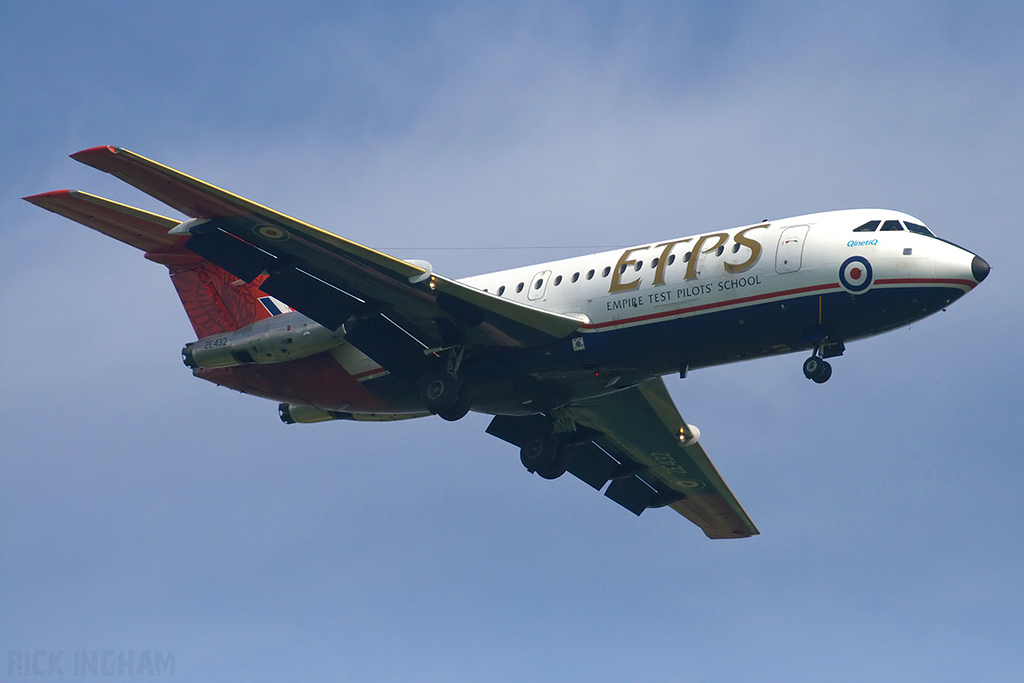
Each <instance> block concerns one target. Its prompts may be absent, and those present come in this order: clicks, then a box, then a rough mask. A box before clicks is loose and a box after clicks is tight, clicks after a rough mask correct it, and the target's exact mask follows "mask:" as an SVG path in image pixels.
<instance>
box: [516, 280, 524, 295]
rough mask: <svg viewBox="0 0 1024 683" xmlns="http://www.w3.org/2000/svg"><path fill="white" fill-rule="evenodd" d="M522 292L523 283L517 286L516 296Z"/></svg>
mask: <svg viewBox="0 0 1024 683" xmlns="http://www.w3.org/2000/svg"><path fill="white" fill-rule="evenodd" d="M521 291H523V283H522V282H520V283H519V284H518V285H516V294H518V293H519V292H521Z"/></svg>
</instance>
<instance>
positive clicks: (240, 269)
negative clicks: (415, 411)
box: [71, 147, 580, 347]
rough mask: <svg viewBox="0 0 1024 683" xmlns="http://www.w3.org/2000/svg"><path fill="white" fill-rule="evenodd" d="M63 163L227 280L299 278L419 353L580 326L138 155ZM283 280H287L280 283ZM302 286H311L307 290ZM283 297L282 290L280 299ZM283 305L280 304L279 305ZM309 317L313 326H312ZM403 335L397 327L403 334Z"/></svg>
mask: <svg viewBox="0 0 1024 683" xmlns="http://www.w3.org/2000/svg"><path fill="white" fill-rule="evenodd" d="M71 156H72V158H73V159H75V160H77V161H80V162H82V163H84V164H87V165H89V166H92V167H94V168H97V169H99V170H102V171H105V172H107V173H110V174H112V175H114V176H116V177H118V178H120V179H121V180H123V181H125V182H127V183H128V184H130V185H132V186H134V187H136V188H138V189H140V190H142V191H143V192H145V193H146V194H148V195H150V196H152V197H154V198H156V199H158V200H160V201H161V202H164V203H165V204H167V205H168V206H171V207H172V208H174V209H176V210H178V211H181V212H182V213H184V214H185V215H187V216H190V217H192V218H196V219H208V220H207V221H206V222H203V223H200V222H196V223H194V224H192V225H189V226H188V229H189V230H190V233H191V235H192V237H191V238H190V239H194V238H195V237H196V236H199V235H202V236H203V238H202V239H201V240H200V241H198V242H191V241H190V243H189V248H192V247H193V246H194V247H195V248H196V251H197V253H201V255H202V256H203V257H204V258H207V259H209V260H210V261H212V262H213V263H216V264H217V265H219V266H221V267H223V268H225V269H226V270H228V271H229V272H231V273H232V274H235V275H236V276H238V277H240V278H242V279H245V280H247V281H249V280H251V279H252V276H253V274H254V273H262V272H264V271H266V272H268V273H269V274H270V277H269V278H268V280H267V283H270V284H267V283H264V287H267V286H269V287H271V288H273V287H274V283H273V281H274V280H275V278H277V279H278V280H279V281H280V280H281V278H280V277H279V273H283V272H285V271H288V270H290V269H299V270H300V271H301V272H303V273H305V274H306V275H308V276H310V277H311V278H314V279H315V280H318V281H319V282H321V283H323V284H326V285H328V286H329V287H331V288H334V289H335V290H338V291H340V292H342V293H344V294H345V295H348V296H350V297H353V298H355V299H358V300H360V301H363V302H364V303H366V304H367V307H368V311H369V314H371V315H372V314H377V313H382V312H385V313H387V312H393V313H394V317H395V318H401V319H402V320H403V321H405V322H406V324H408V326H409V327H410V328H411V329H406V330H405V331H406V332H407V333H409V334H411V335H413V336H414V337H415V338H416V339H418V340H419V341H421V342H422V343H423V344H424V345H426V346H428V347H442V346H450V345H453V344H464V345H466V346H469V347H476V346H481V347H486V346H502V347H530V346H537V345H541V344H546V343H550V342H552V341H555V340H558V339H562V338H564V337H567V336H569V335H570V334H572V333H573V332H575V331H576V330H577V329H578V328H579V326H580V321H579V320H576V319H575V318H572V317H570V316H564V315H560V314H557V313H551V312H549V311H545V310H542V309H539V308H534V307H532V306H526V305H523V304H519V303H516V302H514V301H510V300H508V299H502V298H499V297H497V296H494V295H492V294H489V293H487V292H483V291H481V290H477V289H475V288H472V287H469V286H467V285H464V284H462V283H459V282H456V281H454V280H450V279H448V278H444V277H441V276H439V275H432V274H429V273H428V272H427V271H426V270H425V269H424V268H422V267H420V266H418V265H415V264H412V263H409V262H407V261H403V260H401V259H397V258H394V257H392V256H389V255H387V254H384V253H382V252H378V251H376V250H373V249H370V248H369V247H365V246H363V245H361V244H357V243H356V242H352V241H351V240H347V239H344V238H342V237H339V236H337V235H334V234H332V233H330V232H327V231H325V230H322V229H320V228H317V227H315V226H312V225H310V224H308V223H304V222H302V221H300V220H297V219H295V218H292V217H290V216H287V215H285V214H282V213H279V212H277V211H274V210H273V209H270V208H267V207H265V206H263V205H261V204H257V203H255V202H252V201H250V200H248V199H245V198H243V197H240V196H238V195H235V194H232V193H231V192H228V191H226V190H223V189H221V188H218V187H215V186H213V185H210V184H209V183H205V182H203V181H201V180H198V179H196V178H193V177H192V176H189V175H186V174H184V173H181V172H179V171H176V170H174V169H172V168H169V167H167V166H164V165H162V164H159V163H157V162H155V161H152V160H150V159H147V158H146V157H143V156H141V155H138V154H135V153H134V152H130V151H128V150H126V149H122V148H117V147H94V148H92V149H87V150H83V151H81V152H78V153H76V154H73V155H71ZM285 279H288V278H287V277H286V278H285ZM290 279H291V282H289V283H288V285H287V286H283V287H282V288H281V289H280V291H281V293H282V297H279V298H281V300H282V301H284V302H285V303H287V304H288V305H290V306H292V307H293V308H295V309H296V310H299V311H301V312H303V313H305V314H306V315H309V316H310V317H311V318H313V319H314V320H318V322H322V323H324V324H325V325H327V326H331V325H332V324H334V323H336V322H337V319H338V317H339V316H338V315H328V316H325V315H324V311H323V308H324V307H323V305H322V304H319V303H318V302H319V301H320V294H322V292H323V291H324V290H323V289H322V288H320V287H317V286H315V285H311V286H310V287H308V288H307V287H301V286H299V287H296V286H294V284H295V283H294V281H295V277H294V276H291V278H290ZM310 282H312V281H310ZM285 290H287V291H285ZM285 296H286V297H287V298H283V297H285ZM318 316H319V317H318ZM403 329H404V328H403Z"/></svg>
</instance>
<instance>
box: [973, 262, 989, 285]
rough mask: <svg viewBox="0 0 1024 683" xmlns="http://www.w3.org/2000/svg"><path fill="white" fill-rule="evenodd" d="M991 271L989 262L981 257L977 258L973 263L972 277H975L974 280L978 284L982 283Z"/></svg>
mask: <svg viewBox="0 0 1024 683" xmlns="http://www.w3.org/2000/svg"><path fill="white" fill-rule="evenodd" d="M989 270H991V268H989V265H988V262H987V261H985V259H983V258H981V257H980V256H975V257H974V260H973V261H971V275H973V276H974V279H975V280H977V281H978V282H981V281H982V280H984V279H985V278H987V277H988V271H989Z"/></svg>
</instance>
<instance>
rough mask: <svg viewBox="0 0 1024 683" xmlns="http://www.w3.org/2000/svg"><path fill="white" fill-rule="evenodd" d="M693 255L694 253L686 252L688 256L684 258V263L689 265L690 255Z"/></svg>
mask: <svg viewBox="0 0 1024 683" xmlns="http://www.w3.org/2000/svg"><path fill="white" fill-rule="evenodd" d="M692 253H693V252H692V251H688V252H686V255H685V256H683V263H689V262H690V254H692Z"/></svg>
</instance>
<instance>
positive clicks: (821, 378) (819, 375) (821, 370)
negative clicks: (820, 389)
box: [804, 355, 832, 384]
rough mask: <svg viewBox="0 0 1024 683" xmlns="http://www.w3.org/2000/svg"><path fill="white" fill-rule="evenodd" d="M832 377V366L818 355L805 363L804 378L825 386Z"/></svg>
mask: <svg viewBox="0 0 1024 683" xmlns="http://www.w3.org/2000/svg"><path fill="white" fill-rule="evenodd" d="M831 376H832V366H831V365H829V363H828V361H826V360H824V359H822V358H820V357H819V356H817V355H814V356H811V357H810V358H808V359H807V360H805V361H804V377H806V378H807V379H810V380H814V381H815V382H817V383H818V384H824V383H825V382H827V381H828V378H829V377H831Z"/></svg>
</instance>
